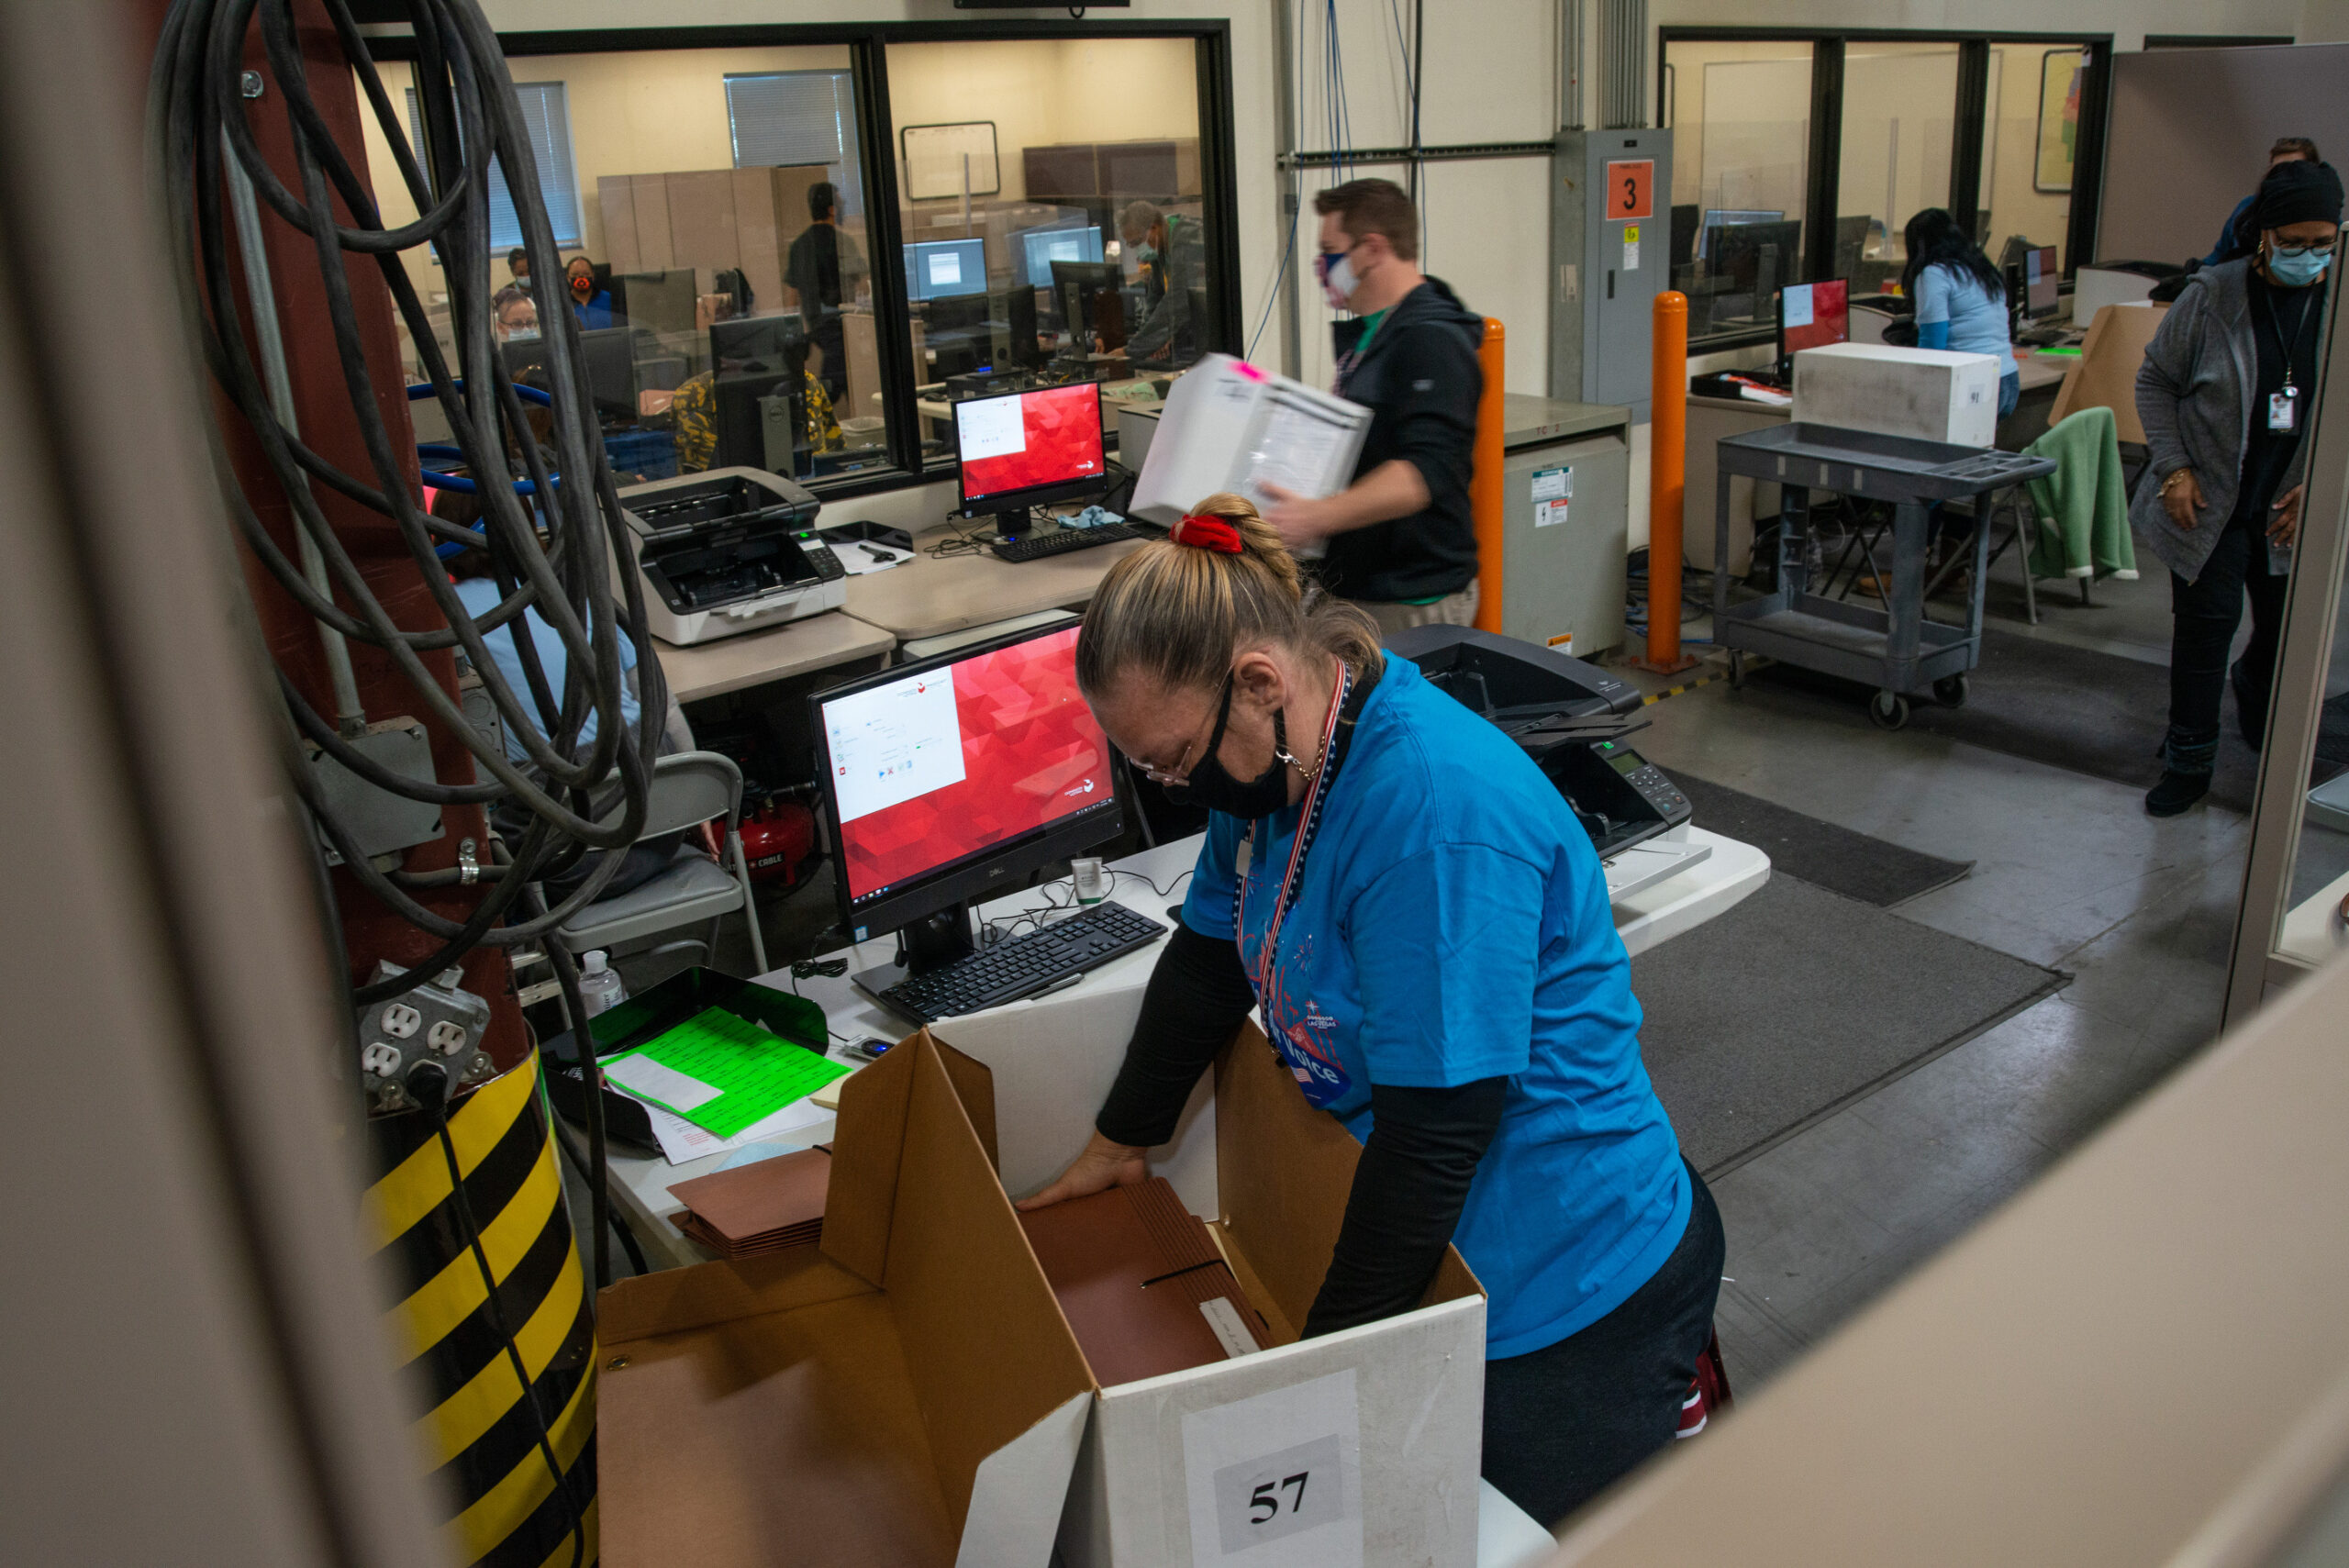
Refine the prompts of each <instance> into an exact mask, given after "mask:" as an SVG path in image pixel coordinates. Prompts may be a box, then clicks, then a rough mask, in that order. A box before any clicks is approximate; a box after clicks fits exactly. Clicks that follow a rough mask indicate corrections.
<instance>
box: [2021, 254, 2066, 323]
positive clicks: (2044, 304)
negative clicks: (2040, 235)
mask: <svg viewBox="0 0 2349 1568" xmlns="http://www.w3.org/2000/svg"><path fill="white" fill-rule="evenodd" d="M2063 281H2064V275H2063V273H2062V272H2061V271H2059V270H2058V269H2057V267H2056V265H2055V247H2054V246H2053V245H2042V246H2040V247H2039V248H2038V249H2037V250H2026V251H2024V252H2023V258H2022V291H2023V310H2024V312H2025V314H2027V315H2029V316H2030V317H2031V318H2032V320H2034V321H2043V320H2045V319H2046V318H2047V317H2051V316H2053V315H2054V314H2055V312H2056V309H2057V308H2058V301H2057V299H2056V285H2057V284H2061V283H2062V282H2063Z"/></svg>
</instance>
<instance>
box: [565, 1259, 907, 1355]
mask: <svg viewBox="0 0 2349 1568" xmlns="http://www.w3.org/2000/svg"><path fill="white" fill-rule="evenodd" d="M872 1288H873V1286H872V1285H871V1284H870V1283H868V1282H867V1281H865V1280H863V1279H860V1278H859V1277H857V1276H856V1275H855V1274H853V1273H850V1272H849V1271H848V1270H846V1269H843V1268H841V1266H840V1265H839V1264H837V1263H835V1262H832V1261H831V1260H830V1259H829V1258H827V1257H825V1256H824V1255H823V1254H822V1253H821V1252H819V1251H817V1249H815V1248H813V1247H794V1248H792V1249H791V1250H790V1251H785V1252H777V1253H774V1254H773V1255H772V1256H768V1257H762V1258H751V1259H745V1260H743V1261H740V1262H719V1263H701V1264H697V1265H696V1266H695V1267H693V1268H689V1269H662V1270H661V1271H659V1272H658V1273H649V1274H639V1275H638V1276H637V1277H636V1278H634V1279H624V1280H621V1281H620V1282H619V1283H618V1284H611V1285H607V1286H606V1287H605V1288H604V1289H602V1290H601V1291H598V1292H597V1293H596V1338H597V1339H598V1340H601V1341H602V1342H603V1343H604V1344H605V1345H607V1346H612V1345H619V1344H625V1343H627V1342H628V1341H629V1340H640V1339H645V1338H649V1337H650V1336H651V1335H655V1334H682V1333H687V1332H690V1331H691V1330H693V1329H707V1328H709V1327H711V1326H712V1325H714V1324H718V1323H725V1322H729V1321H731V1320H732V1319H734V1318H751V1317H755V1316H757V1315H759V1314H761V1313H766V1312H792V1311H796V1310H797V1309H799V1308H800V1307H813V1306H816V1305H818V1303H821V1302H826V1301H837V1300H840V1299H841V1298H842V1297H845V1296H862V1295H863V1294H865V1293H866V1292H868V1291H870V1290H871V1289H872Z"/></svg>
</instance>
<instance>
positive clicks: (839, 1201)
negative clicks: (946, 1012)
mask: <svg viewBox="0 0 2349 1568" xmlns="http://www.w3.org/2000/svg"><path fill="white" fill-rule="evenodd" d="M928 1038H929V1031H928V1030H926V1029H925V1030H922V1031H920V1032H919V1033H917V1034H913V1035H908V1036H907V1039H906V1042H905V1044H904V1045H902V1046H900V1047H899V1048H898V1049H897V1050H895V1051H890V1052H889V1053H888V1054H887V1055H885V1056H884V1057H882V1058H881V1060H880V1061H878V1062H874V1063H873V1065H872V1066H870V1067H866V1068H863V1069H862V1070H860V1071H858V1072H855V1073H850V1074H849V1075H848V1076H847V1077H846V1078H843V1079H841V1108H840V1118H839V1120H838V1121H837V1122H836V1123H835V1124H834V1128H833V1132H832V1179H831V1190H830V1191H829V1193H828V1194H827V1195H826V1196H825V1199H824V1240H823V1243H822V1245H823V1249H824V1252H825V1255H826V1256H828V1257H829V1258H831V1259H832V1260H833V1261H834V1262H838V1263H839V1264H840V1265H841V1267H842V1268H844V1269H850V1270H853V1271H854V1272H855V1273H858V1274H859V1275H861V1276H863V1278H864V1279H865V1280H867V1281H869V1282H871V1283H872V1284H876V1285H877V1284H880V1283H881V1276H882V1274H883V1273H884V1272H885V1270H886V1269H887V1266H888V1262H889V1215H890V1213H891V1211H892V1210H894V1209H895V1208H896V1205H897V1171H898V1165H899V1163H900V1162H901V1157H902V1155H903V1153H904V1148H905V1141H906V1100H907V1095H910V1094H911V1093H912V1091H913V1078H914V1058H915V1057H916V1056H918V1055H919V1054H920V1052H919V1051H918V1050H915V1049H913V1048H914V1046H915V1045H916V1044H917V1043H918V1042H919V1041H921V1040H926V1039H928Z"/></svg>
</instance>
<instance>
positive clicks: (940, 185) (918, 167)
mask: <svg viewBox="0 0 2349 1568" xmlns="http://www.w3.org/2000/svg"><path fill="white" fill-rule="evenodd" d="M897 151H898V156H900V157H901V158H903V159H904V160H905V162H906V199H907V201H916V202H918V201H925V200H928V199H930V198H931V197H934V196H959V195H962V194H963V160H964V159H965V158H967V159H969V160H970V171H971V195H974V196H991V195H995V194H996V192H997V191H999V190H1001V189H1002V188H1003V172H1002V170H1001V168H1000V167H999V166H998V165H997V164H996V156H995V122H994V121H993V120H965V121H963V123H962V124H959V125H909V126H907V127H905V128H903V129H901V130H899V131H898V132H897Z"/></svg>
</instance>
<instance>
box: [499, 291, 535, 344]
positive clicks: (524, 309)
mask: <svg viewBox="0 0 2349 1568" xmlns="http://www.w3.org/2000/svg"><path fill="white" fill-rule="evenodd" d="M492 330H494V331H495V333H496V335H497V340H498V341H499V342H501V343H530V342H536V341H537V340H538V336H539V305H538V301H536V300H534V299H532V298H531V297H530V296H529V295H527V294H517V293H512V292H508V293H506V294H501V295H498V296H497V320H496V323H495V326H494V327H493V328H492Z"/></svg>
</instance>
